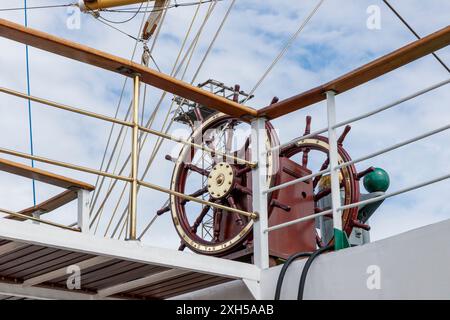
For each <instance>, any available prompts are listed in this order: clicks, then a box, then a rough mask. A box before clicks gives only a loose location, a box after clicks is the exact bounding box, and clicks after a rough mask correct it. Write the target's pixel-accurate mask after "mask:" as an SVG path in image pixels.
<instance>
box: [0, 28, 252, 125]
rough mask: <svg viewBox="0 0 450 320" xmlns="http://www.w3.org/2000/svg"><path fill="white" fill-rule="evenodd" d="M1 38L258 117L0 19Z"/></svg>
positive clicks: (129, 63) (182, 84) (142, 68)
mask: <svg viewBox="0 0 450 320" xmlns="http://www.w3.org/2000/svg"><path fill="white" fill-rule="evenodd" d="M0 36H2V37H5V38H8V39H11V40H14V41H18V42H21V43H24V44H27V45H29V46H32V47H35V48H38V49H42V50H45V51H48V52H52V53H55V54H58V55H60V56H63V57H66V58H70V59H74V60H77V61H80V62H84V63H87V64H90V65H92V66H96V67H99V68H103V69H105V70H109V71H113V72H117V73H120V74H122V75H124V76H127V77H134V75H135V74H139V75H140V77H141V81H142V82H144V83H147V84H149V85H151V86H154V87H156V88H159V89H161V90H164V91H167V92H170V93H173V94H175V95H177V96H181V97H183V98H186V99H188V100H191V101H195V102H197V103H200V104H201V105H204V106H207V107H208V108H211V109H214V110H217V111H220V112H223V113H226V114H229V115H231V116H236V117H243V116H247V117H255V116H256V114H257V111H256V110H255V109H253V108H250V107H247V106H244V105H241V104H239V103H236V102H234V101H231V100H228V99H226V98H224V97H220V96H218V95H215V94H213V93H211V92H208V91H206V90H203V89H200V88H198V87H195V86H192V85H190V84H188V83H186V82H183V81H180V80H178V79H176V78H174V77H171V76H168V75H166V74H163V73H160V72H158V71H155V70H153V69H150V68H148V67H145V66H142V65H140V64H137V63H134V62H132V61H130V60H127V59H123V58H120V57H116V56H114V55H111V54H108V53H106V52H102V51H99V50H95V49H92V48H90V47H87V46H84V45H81V44H78V43H75V42H72V41H69V40H65V39H62V38H59V37H55V36H52V35H50V34H48V33H45V32H42V31H38V30H35V29H31V28H27V27H24V26H22V25H20V24H17V23H13V22H10V21H8V20H5V19H0Z"/></svg>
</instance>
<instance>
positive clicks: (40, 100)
mask: <svg viewBox="0 0 450 320" xmlns="http://www.w3.org/2000/svg"><path fill="white" fill-rule="evenodd" d="M0 92H3V93H6V94H10V95H13V96H16V97H19V98H23V99H27V100H31V101H34V102H38V103H41V104H44V105H48V106H50V107H54V108H57V109H61V110H65V111H69V112H73V113H77V114H81V115H84V116H87V117H91V118H96V119H99V120H103V121H108V122H112V123H116V124H119V125H123V126H127V127H131V126H132V124H131V123H130V122H127V121H124V120H120V119H117V118H113V117H108V116H104V115H102V114H98V113H95V112H91V111H86V110H83V109H78V108H75V107H71V106H68V105H64V104H61V103H58V102H54V101H50V100H47V99H43V98H38V97H35V96H31V95H27V94H25V93H21V92H18V91H15V90H11V89H7V88H3V87H0Z"/></svg>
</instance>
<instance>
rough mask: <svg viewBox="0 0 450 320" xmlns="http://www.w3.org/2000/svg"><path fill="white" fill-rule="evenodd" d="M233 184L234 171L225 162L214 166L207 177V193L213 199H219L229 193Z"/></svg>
mask: <svg viewBox="0 0 450 320" xmlns="http://www.w3.org/2000/svg"><path fill="white" fill-rule="evenodd" d="M233 183H234V171H233V168H232V166H231V165H229V164H228V163H225V162H220V163H218V164H216V165H215V166H214V167H213V168H212V170H211V173H210V174H209V176H208V192H209V194H210V196H211V197H212V198H214V199H221V198H224V197H226V196H228V194H229V193H230V191H231V189H232V188H233Z"/></svg>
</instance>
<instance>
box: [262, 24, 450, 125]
mask: <svg viewBox="0 0 450 320" xmlns="http://www.w3.org/2000/svg"><path fill="white" fill-rule="evenodd" d="M449 44H450V26H447V27H445V28H443V29H441V30H439V31H437V32H434V33H432V34H430V35H428V36H426V37H424V38H422V39H420V40H417V41H414V42H412V43H410V44H408V45H406V46H404V47H402V48H400V49H397V50H395V51H393V52H391V53H389V54H387V55H384V56H382V57H380V58H378V59H376V60H374V61H372V62H370V63H367V64H365V65H363V66H361V67H359V68H357V69H355V70H353V71H351V72H349V73H346V74H344V75H343V76H341V77H339V78H337V79H335V80H332V81H330V82H328V83H326V84H324V85H321V86H318V87H316V88H313V89H311V90H308V91H306V92H303V93H301V94H299V95H296V96H293V97H291V98H288V99H285V100H282V101H279V102H277V103H274V104H272V105H270V106H267V107H265V108H262V109H260V110H258V117H266V118H268V119H275V118H278V117H281V116H283V115H286V114H288V113H291V112H293V111H296V110H299V109H302V108H305V107H307V106H310V105H312V104H314V103H317V102H320V101H322V100H325V93H326V92H327V91H330V90H332V91H335V92H336V93H342V92H345V91H347V90H349V89H352V88H355V87H357V86H359V85H361V84H364V83H366V82H368V81H370V80H373V79H375V78H377V77H379V76H381V75H383V74H386V73H389V72H391V71H393V70H395V69H397V68H399V67H401V66H404V65H406V64H408V63H410V62H412V61H415V60H417V59H419V58H422V57H424V56H426V55H428V54H430V53H433V52H434V51H437V50H439V49H442V48H444V47H446V46H448V45H449Z"/></svg>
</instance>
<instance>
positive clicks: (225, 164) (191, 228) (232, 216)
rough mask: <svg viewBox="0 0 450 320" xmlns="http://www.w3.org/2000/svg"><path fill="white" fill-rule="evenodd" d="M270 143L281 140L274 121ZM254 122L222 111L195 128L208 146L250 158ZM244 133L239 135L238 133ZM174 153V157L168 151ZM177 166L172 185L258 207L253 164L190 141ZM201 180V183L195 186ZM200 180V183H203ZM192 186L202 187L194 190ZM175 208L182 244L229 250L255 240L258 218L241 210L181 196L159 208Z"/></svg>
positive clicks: (206, 249)
mask: <svg viewBox="0 0 450 320" xmlns="http://www.w3.org/2000/svg"><path fill="white" fill-rule="evenodd" d="M266 131H267V142H266V143H267V147H272V146H274V145H276V144H277V143H278V140H277V137H276V135H275V132H274V130H273V127H272V126H271V124H270V123H267V126H266ZM249 132H250V124H249V123H247V122H245V121H242V120H240V119H238V118H233V117H230V116H227V115H225V114H222V113H216V114H215V115H213V116H211V117H210V118H209V119H207V120H206V121H205V122H204V123H203V124H202V125H201V126H200V127H199V128H197V129H196V130H194V132H193V133H192V136H191V139H192V141H197V142H199V141H202V142H203V143H204V144H205V145H206V146H207V147H208V148H210V149H214V150H216V151H220V152H222V153H226V154H231V155H233V156H235V157H237V158H240V159H245V160H251V159H250V150H249V148H250V145H251V142H250V138H249V137H248V136H247V135H246V134H247V133H249ZM238 134H239V135H242V134H244V136H243V137H242V136H241V138H237V139H235V137H236V136H237V135H238ZM168 158H169V157H168ZM275 161H276V158H275V157H274V156H272V155H270V156H268V161H267V163H268V167H267V183H268V184H269V185H273V183H274V181H275V179H276V174H275V175H274V174H273V171H274V169H273V167H272V166H273V163H274V162H275ZM174 162H175V168H174V171H173V175H172V180H171V188H172V190H175V191H177V192H182V193H186V194H190V195H191V196H194V197H203V199H206V200H209V201H210V202H214V203H217V204H221V205H225V206H229V207H233V208H237V209H240V210H243V211H247V212H251V211H252V180H251V167H250V166H249V165H247V164H240V163H238V162H237V161H233V160H230V159H229V158H228V159H227V158H226V157H224V156H219V155H215V154H211V153H208V152H204V151H202V150H199V149H195V148H193V147H191V146H184V147H183V148H182V150H181V152H180V155H179V157H178V159H176V160H174ZM194 186H195V187H194ZM197 186H198V187H197ZM190 188H193V189H196V190H189V189H190ZM169 209H170V211H171V213H172V219H173V222H174V225H175V228H176V230H177V232H178V234H179V236H180V237H181V239H182V246H181V249H184V247H185V246H187V247H189V249H191V250H193V251H195V252H198V253H202V254H208V255H226V254H227V253H230V252H233V251H235V250H237V249H239V248H242V247H243V246H246V245H248V243H249V241H250V240H251V230H252V226H253V220H252V219H250V218H247V217H245V216H241V215H239V214H237V213H230V212H224V211H223V210H220V209H216V208H211V207H210V206H205V205H199V204H196V203H192V202H189V201H187V200H183V199H179V198H178V197H176V196H172V197H171V198H170V206H168V207H166V208H163V209H162V210H160V211H159V212H158V213H159V214H161V213H162V212H165V211H168V210H169Z"/></svg>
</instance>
